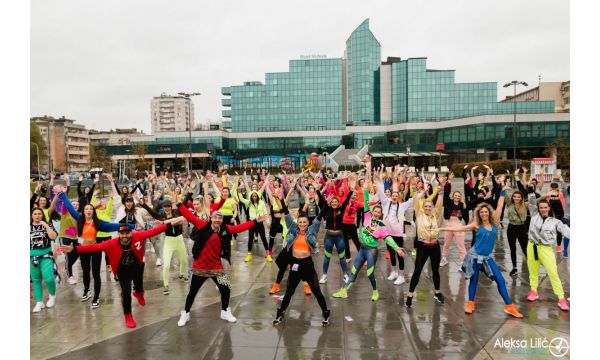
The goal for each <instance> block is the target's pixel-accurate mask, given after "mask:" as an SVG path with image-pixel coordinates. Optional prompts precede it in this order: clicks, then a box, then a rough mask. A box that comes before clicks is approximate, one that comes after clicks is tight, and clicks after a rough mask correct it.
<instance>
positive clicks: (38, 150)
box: [29, 141, 42, 181]
mask: <svg viewBox="0 0 600 360" xmlns="http://www.w3.org/2000/svg"><path fill="white" fill-rule="evenodd" d="M29 143H30V144H33V145H35V153H36V154H37V170H38V181H41V180H42V179H41V176H40V148H39V146H38V144H36V143H34V142H33V141H30V142H29Z"/></svg>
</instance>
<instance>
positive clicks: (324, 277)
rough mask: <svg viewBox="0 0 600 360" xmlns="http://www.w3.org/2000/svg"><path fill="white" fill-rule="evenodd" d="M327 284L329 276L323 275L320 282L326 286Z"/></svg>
mask: <svg viewBox="0 0 600 360" xmlns="http://www.w3.org/2000/svg"><path fill="white" fill-rule="evenodd" d="M326 282H327V274H323V276H321V280H319V284H325V283H326Z"/></svg>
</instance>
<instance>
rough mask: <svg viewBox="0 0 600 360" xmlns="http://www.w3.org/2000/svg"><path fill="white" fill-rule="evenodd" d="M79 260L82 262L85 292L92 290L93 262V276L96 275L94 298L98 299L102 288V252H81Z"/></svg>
mask: <svg viewBox="0 0 600 360" xmlns="http://www.w3.org/2000/svg"><path fill="white" fill-rule="evenodd" d="M83 246H85V245H83ZM79 261H80V262H81V269H82V270H83V288H84V292H86V291H89V290H90V263H91V270H92V276H93V277H94V300H98V298H99V297H100V288H101V287H102V280H101V279H100V265H101V264H102V252H94V253H86V254H80V255H79Z"/></svg>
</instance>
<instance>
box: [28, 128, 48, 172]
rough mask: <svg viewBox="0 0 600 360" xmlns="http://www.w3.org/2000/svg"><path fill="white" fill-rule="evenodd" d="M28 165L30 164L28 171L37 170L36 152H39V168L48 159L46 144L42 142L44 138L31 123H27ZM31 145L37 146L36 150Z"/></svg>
mask: <svg viewBox="0 0 600 360" xmlns="http://www.w3.org/2000/svg"><path fill="white" fill-rule="evenodd" d="M29 141H30V144H29V163H30V169H34V168H35V169H36V171H37V170H38V169H37V165H38V151H39V157H40V158H39V163H40V166H41V164H43V163H44V160H45V159H47V158H48V150H47V148H46V142H45V141H44V138H43V137H42V133H41V132H40V128H39V127H38V126H37V124H36V123H35V122H33V121H30V122H29ZM31 143H34V144H36V145H37V149H36V147H35V145H32V144H31Z"/></svg>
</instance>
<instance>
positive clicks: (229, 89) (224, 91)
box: [221, 87, 231, 95]
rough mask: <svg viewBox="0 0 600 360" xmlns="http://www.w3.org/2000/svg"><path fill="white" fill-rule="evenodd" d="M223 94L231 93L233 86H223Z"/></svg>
mask: <svg viewBox="0 0 600 360" xmlns="http://www.w3.org/2000/svg"><path fill="white" fill-rule="evenodd" d="M221 95H231V88H229V87H222V88H221Z"/></svg>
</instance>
